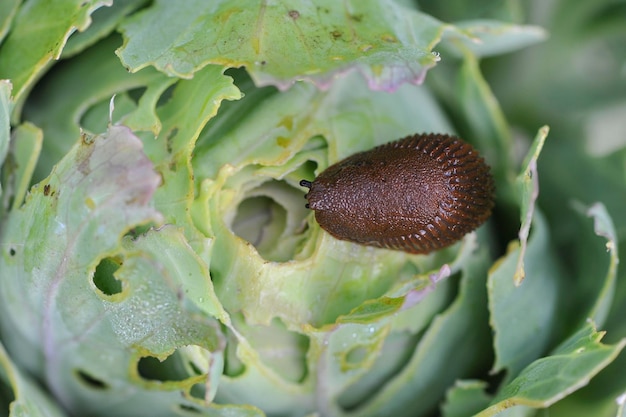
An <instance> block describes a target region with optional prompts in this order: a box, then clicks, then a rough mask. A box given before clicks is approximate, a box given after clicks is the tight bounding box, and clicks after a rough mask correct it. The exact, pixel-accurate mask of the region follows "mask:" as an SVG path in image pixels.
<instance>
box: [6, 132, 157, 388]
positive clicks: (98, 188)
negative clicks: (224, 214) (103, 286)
mask: <svg viewBox="0 0 626 417" xmlns="http://www.w3.org/2000/svg"><path fill="white" fill-rule="evenodd" d="M158 183H159V177H158V176H157V175H156V174H155V173H154V172H153V171H152V165H151V163H150V161H149V160H148V159H147V158H146V157H145V155H143V154H142V152H141V142H139V140H138V139H137V138H136V137H134V136H132V135H131V134H130V132H129V131H128V130H127V129H126V128H123V127H112V128H111V130H110V133H109V134H108V135H106V136H103V137H96V138H93V137H87V136H83V137H82V138H81V140H80V142H79V143H77V144H76V145H75V146H74V147H73V148H72V150H71V152H70V153H69V154H68V155H67V156H66V157H65V158H64V162H63V163H61V164H60V165H58V166H57V167H56V169H55V170H54V172H53V174H52V175H51V176H50V177H49V178H48V179H47V180H46V181H44V182H43V183H41V184H39V185H38V186H36V187H34V188H33V189H32V190H31V193H30V195H29V197H28V198H27V200H26V203H25V204H24V205H23V206H22V207H20V208H19V209H17V210H14V211H12V212H11V213H10V214H9V216H8V218H7V221H6V223H5V225H6V227H4V228H3V231H2V240H3V246H2V248H3V249H2V257H1V258H0V270H2V275H3V276H11V277H13V279H11V280H2V281H1V282H0V286H1V288H0V296H1V297H2V299H3V302H2V303H0V305H1V307H0V308H1V309H2V314H1V315H0V317H1V320H2V325H3V326H2V331H3V336H4V338H3V340H4V341H5V342H7V348H8V349H9V351H10V352H11V353H12V355H14V356H13V357H14V358H15V359H16V360H17V361H18V362H20V363H21V364H26V365H27V367H28V369H29V370H30V371H31V372H34V373H36V374H40V375H45V376H44V378H46V379H47V378H51V379H54V378H55V375H56V373H55V372H56V371H57V370H56V366H59V363H58V362H56V361H54V360H53V357H52V356H54V355H55V354H56V353H55V349H56V347H55V346H56V343H58V342H60V341H62V340H63V338H64V337H65V336H67V334H66V331H67V329H66V327H65V324H63V321H62V320H61V317H60V315H61V314H62V311H63V310H64V309H68V311H67V312H68V314H70V316H69V317H72V316H74V317H76V318H77V319H78V318H80V320H79V321H80V323H81V324H82V325H83V326H86V327H82V328H81V329H78V330H77V329H76V328H74V329H71V330H72V331H73V332H75V331H79V332H80V331H85V329H86V328H89V325H90V323H92V319H94V318H93V317H91V315H90V313H89V312H88V311H85V312H84V314H81V315H78V316H76V315H75V313H73V312H70V310H71V309H72V308H75V309H76V310H74V311H77V310H80V309H81V305H82V304H83V302H82V300H83V297H84V296H86V295H87V294H89V293H84V290H85V289H86V288H88V287H87V282H86V281H85V278H86V276H87V274H88V273H89V272H88V271H93V270H94V268H95V267H96V265H97V263H98V261H99V259H100V257H101V256H103V254H107V253H112V252H114V251H115V250H116V248H117V247H118V246H119V244H120V239H121V236H122V235H123V234H124V233H126V232H128V230H130V229H131V228H132V227H134V226H137V225H139V224H143V223H146V222H149V221H158V220H159V219H160V216H159V215H158V213H156V212H155V211H154V210H153V209H152V208H150V206H149V202H150V199H151V196H152V194H153V193H154V190H155V189H156V187H157V185H158ZM65 287H67V288H68V292H63V291H61V289H62V288H65ZM70 294H75V295H76V297H73V298H72V297H71V296H70ZM61 306H63V308H60V307H61ZM20 312H23V313H20ZM7 336H9V337H7ZM45 357H47V358H48V359H50V360H49V361H45V362H42V360H43V358H45ZM44 364H45V366H46V369H45V370H44ZM53 368H54V369H53ZM52 386H55V384H52Z"/></svg>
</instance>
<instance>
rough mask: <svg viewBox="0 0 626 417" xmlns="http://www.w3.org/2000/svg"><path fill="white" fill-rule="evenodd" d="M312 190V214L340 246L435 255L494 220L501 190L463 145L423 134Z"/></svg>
mask: <svg viewBox="0 0 626 417" xmlns="http://www.w3.org/2000/svg"><path fill="white" fill-rule="evenodd" d="M300 185H301V186H303V187H307V188H309V189H310V190H309V192H308V193H307V194H306V195H305V198H306V199H307V200H308V204H307V205H306V206H307V208H311V209H312V210H314V211H315V219H316V220H317V222H318V223H319V225H320V227H321V228H322V229H324V230H326V231H327V232H328V233H330V234H331V235H332V236H334V237H336V238H337V239H342V240H348V241H351V242H355V243H360V244H362V245H369V246H376V247H380V248H389V249H397V250H403V251H405V252H410V253H429V252H432V251H434V250H437V249H441V248H444V247H446V246H449V245H451V244H453V243H454V242H456V241H458V240H459V239H461V238H462V237H463V236H464V235H465V234H467V233H469V232H471V231H472V230H474V229H476V228H477V227H478V226H480V225H481V224H482V223H483V222H485V220H487V218H488V217H489V216H490V215H491V209H492V208H493V205H494V200H493V198H494V197H493V194H494V183H493V178H492V176H491V174H490V172H489V167H488V166H487V164H485V161H484V160H483V158H482V157H480V155H478V152H477V151H476V150H475V149H474V148H473V147H472V146H471V145H469V144H467V143H465V142H464V141H462V140H461V139H459V138H457V137H454V136H450V135H445V134H421V135H413V136H408V137H406V138H404V139H400V140H397V141H395V142H390V143H387V144H384V145H381V146H377V147H375V148H373V149H371V150H369V151H365V152H360V153H357V154H354V155H352V156H350V157H348V158H346V159H344V160H342V161H339V162H337V163H336V164H334V165H331V166H330V167H328V168H327V169H326V170H325V171H324V172H322V173H321V174H320V175H319V176H318V177H317V178H316V179H315V180H314V181H313V182H311V181H306V180H302V181H300Z"/></svg>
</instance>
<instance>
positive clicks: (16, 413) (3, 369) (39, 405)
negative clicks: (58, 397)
mask: <svg viewBox="0 0 626 417" xmlns="http://www.w3.org/2000/svg"><path fill="white" fill-rule="evenodd" d="M5 401H6V402H5ZM0 409H1V410H2V412H3V414H2V415H7V416H11V417H40V416H41V417H44V416H45V417H62V416H65V415H66V414H65V413H64V412H63V411H62V409H61V407H60V406H59V405H58V404H57V403H56V402H55V401H54V400H53V399H52V398H51V397H50V395H49V394H48V393H46V392H44V391H43V390H42V389H41V387H40V386H39V385H38V384H37V382H36V381H34V380H32V379H31V378H30V377H29V376H28V375H27V374H25V373H24V372H22V371H21V370H20V369H19V368H18V367H17V366H15V364H14V363H13V362H12V361H11V358H9V355H7V352H6V351H5V350H4V347H3V346H2V344H0ZM5 411H8V414H5Z"/></svg>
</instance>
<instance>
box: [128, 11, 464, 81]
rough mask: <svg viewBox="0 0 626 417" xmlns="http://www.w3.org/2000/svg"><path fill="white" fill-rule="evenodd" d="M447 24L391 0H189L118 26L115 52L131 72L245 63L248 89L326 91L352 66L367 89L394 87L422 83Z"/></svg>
mask: <svg viewBox="0 0 626 417" xmlns="http://www.w3.org/2000/svg"><path fill="white" fill-rule="evenodd" d="M153 27H159V28H160V30H159V31H156V32H155V31H154V30H152V28H153ZM446 29H452V28H451V27H449V26H447V25H445V24H442V23H441V22H438V21H437V20H435V19H433V18H432V17H430V16H428V15H425V14H422V13H419V12H417V11H415V10H411V9H406V8H404V7H402V6H400V5H399V4H398V3H396V2H395V1H391V0H383V1H373V0H367V1H362V0H359V1H353V0H349V1H347V2H344V3H338V2H336V1H334V0H323V1H318V2H316V3H315V4H312V3H310V2H306V1H301V0H289V1H286V2H282V3H258V2H254V1H250V0H236V1H232V0H229V1H223V0H222V1H217V2H211V3H206V2H204V1H202V0H194V1H193V2H187V3H186V7H178V5H175V4H174V3H172V2H170V1H163V0H161V1H156V2H155V3H154V4H153V6H152V7H151V8H150V9H148V10H146V11H145V12H144V13H140V14H137V15H135V16H133V17H132V18H131V19H129V20H128V21H127V22H125V23H124V24H123V25H122V31H123V33H124V36H125V43H124V46H123V47H122V48H121V49H120V50H119V52H118V53H119V55H120V57H121V59H122V62H123V63H124V65H126V66H127V67H128V68H129V69H131V70H132V71H138V70H140V69H141V68H144V67H146V66H148V65H154V66H155V67H156V68H158V69H159V70H160V71H163V72H165V73H167V74H169V75H173V76H177V77H183V78H189V77H191V76H192V74H193V73H194V72H196V71H197V70H198V69H200V68H202V67H204V66H205V65H207V64H218V65H224V66H227V67H240V66H245V67H246V69H247V70H248V72H249V73H250V74H251V76H252V78H253V79H254V80H255V82H256V83H257V85H268V84H271V85H276V86H278V87H279V88H281V89H286V88H287V87H289V86H290V85H291V84H293V82H294V81H297V80H310V81H312V82H314V83H316V84H318V85H319V86H321V87H328V86H329V83H330V82H331V81H332V79H333V77H334V76H335V75H336V74H337V73H340V72H345V71H348V70H351V69H358V70H359V71H360V72H362V73H363V74H364V75H365V76H366V78H367V79H368V80H369V84H370V87H372V88H376V89H385V90H394V89H396V88H397V87H398V86H399V85H400V84H402V83H404V82H413V83H419V82H421V81H422V80H423V78H424V76H425V74H426V71H427V70H428V69H429V68H430V67H432V66H434V65H435V63H436V62H437V60H438V57H437V56H436V55H434V54H432V53H431V51H432V48H433V47H434V45H435V44H437V43H438V42H439V39H440V38H441V35H442V33H443V31H444V30H446Z"/></svg>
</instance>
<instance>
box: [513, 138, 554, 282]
mask: <svg viewBox="0 0 626 417" xmlns="http://www.w3.org/2000/svg"><path fill="white" fill-rule="evenodd" d="M549 130H550V129H549V128H548V127H547V126H544V127H542V128H541V129H540V130H539V132H538V133H537V136H536V137H535V141H534V142H533V146H532V148H531V150H530V151H529V152H528V155H527V156H526V162H525V163H524V166H523V171H522V172H521V173H520V175H519V176H518V177H517V183H518V186H519V188H520V193H521V223H522V224H521V227H520V230H519V241H520V252H519V257H518V258H517V267H516V268H515V274H514V277H513V280H514V282H515V285H517V286H519V285H521V283H522V281H523V280H524V277H525V271H524V256H525V255H526V247H527V244H528V236H529V234H530V226H531V224H532V221H533V215H534V211H535V202H536V201H537V197H538V196H539V178H538V174H537V159H538V158H539V154H540V153H541V149H542V148H543V144H544V142H545V140H546V137H547V136H548V132H549Z"/></svg>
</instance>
